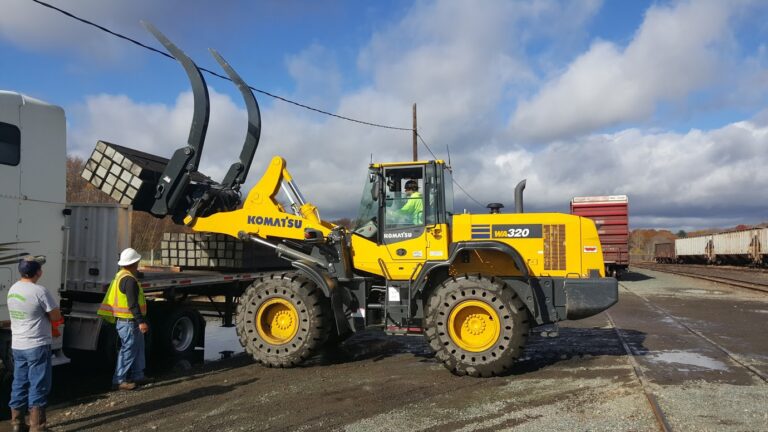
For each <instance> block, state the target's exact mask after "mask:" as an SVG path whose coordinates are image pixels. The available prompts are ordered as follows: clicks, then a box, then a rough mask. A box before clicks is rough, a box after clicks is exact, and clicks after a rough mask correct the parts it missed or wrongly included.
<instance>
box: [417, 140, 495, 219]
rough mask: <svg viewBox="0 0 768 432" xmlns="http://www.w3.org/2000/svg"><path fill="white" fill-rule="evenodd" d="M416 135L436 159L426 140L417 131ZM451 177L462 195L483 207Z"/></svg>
mask: <svg viewBox="0 0 768 432" xmlns="http://www.w3.org/2000/svg"><path fill="white" fill-rule="evenodd" d="M416 136H417V137H419V139H420V140H421V143H422V144H424V147H426V149H427V151H428V152H429V154H431V155H432V157H433V158H434V159H437V156H435V154H434V153H433V152H432V149H431V148H429V145H427V142H426V141H424V138H422V137H421V135H419V133H418V132H416ZM451 179H452V180H453V183H454V184H455V185H456V186H458V187H459V189H460V190H461V191H462V192H464V195H466V196H468V197H469V199H471V200H472V201H474V202H475V203H477V205H479V206H480V207H483V205H482V204H480V201H478V200H476V199H475V198H474V197H473V196H472V195H470V194H469V192H467V191H466V190H465V189H464V187H463V186H461V184H459V182H457V181H456V179H455V178H453V177H452V178H451Z"/></svg>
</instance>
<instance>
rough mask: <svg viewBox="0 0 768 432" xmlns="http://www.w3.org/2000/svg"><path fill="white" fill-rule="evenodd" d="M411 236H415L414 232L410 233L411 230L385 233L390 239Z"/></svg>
mask: <svg viewBox="0 0 768 432" xmlns="http://www.w3.org/2000/svg"><path fill="white" fill-rule="evenodd" d="M411 237H413V233H409V232H399V233H384V238H388V239H402V238H411Z"/></svg>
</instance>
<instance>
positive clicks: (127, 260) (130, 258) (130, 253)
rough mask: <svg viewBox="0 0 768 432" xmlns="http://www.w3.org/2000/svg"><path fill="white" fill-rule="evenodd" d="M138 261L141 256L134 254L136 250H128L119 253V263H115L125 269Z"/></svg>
mask: <svg viewBox="0 0 768 432" xmlns="http://www.w3.org/2000/svg"><path fill="white" fill-rule="evenodd" d="M139 260H141V255H139V253H138V252H136V249H133V248H128V249H125V250H124V251H122V252H120V261H118V262H117V265H119V266H120V267H125V266H129V265H131V264H133V263H137V262H139Z"/></svg>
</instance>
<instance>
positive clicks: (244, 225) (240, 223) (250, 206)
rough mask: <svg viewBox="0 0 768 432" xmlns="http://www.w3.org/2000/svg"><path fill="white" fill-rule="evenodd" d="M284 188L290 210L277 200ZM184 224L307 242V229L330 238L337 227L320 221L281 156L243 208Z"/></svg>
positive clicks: (236, 234) (275, 160) (195, 228)
mask: <svg viewBox="0 0 768 432" xmlns="http://www.w3.org/2000/svg"><path fill="white" fill-rule="evenodd" d="M281 188H282V190H283V192H285V194H286V196H287V197H288V200H289V201H290V209H286V208H285V207H284V206H283V205H282V204H280V203H279V202H278V201H277V199H276V196H277V193H278V192H279V191H280V189H281ZM286 210H290V212H289V211H286ZM184 222H185V223H186V224H187V225H188V226H190V227H191V228H192V229H193V230H195V231H203V232H215V233H221V234H228V235H231V236H233V237H238V236H239V234H240V232H241V231H242V232H245V233H247V234H250V235H254V236H257V237H259V238H261V239H267V238H270V237H271V238H278V239H292V240H305V239H306V236H305V231H307V230H310V231H311V230H315V231H316V232H317V234H318V235H322V236H327V235H328V234H329V233H330V232H331V230H332V229H333V228H334V225H333V224H331V223H328V222H324V221H322V220H321V219H320V215H319V214H318V211H317V208H316V207H315V206H314V205H312V204H311V203H309V202H307V201H305V200H304V197H303V196H302V195H301V192H300V191H299V189H298V187H297V186H296V184H294V182H293V178H292V177H291V175H290V173H289V172H288V170H287V169H286V163H285V159H283V158H282V157H279V156H275V157H274V158H273V159H272V162H270V164H269V167H268V168H267V171H266V172H265V173H264V175H263V176H262V177H261V179H260V180H259V182H258V183H257V184H256V186H254V187H253V189H251V191H250V192H248V196H247V197H246V199H245V201H244V202H243V206H242V207H241V208H240V209H237V210H233V211H227V212H218V213H215V214H212V215H210V216H204V217H192V216H188V217H187V218H186V219H185V221H184Z"/></svg>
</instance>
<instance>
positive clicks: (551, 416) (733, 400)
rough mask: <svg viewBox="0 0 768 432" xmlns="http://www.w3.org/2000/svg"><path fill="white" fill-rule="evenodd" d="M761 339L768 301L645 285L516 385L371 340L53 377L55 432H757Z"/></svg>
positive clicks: (545, 342)
mask: <svg viewBox="0 0 768 432" xmlns="http://www.w3.org/2000/svg"><path fill="white" fill-rule="evenodd" d="M612 322H613V323H615V326H616V327H615V328H614V326H613V325H612ZM766 330H768V295H765V294H760V293H750V292H748V291H743V290H740V289H733V288H728V287H726V286H722V285H715V284H712V283H709V282H703V281H696V280H693V279H688V278H685V277H678V276H670V275H665V274H662V273H655V272H651V271H643V273H633V274H630V275H629V277H628V278H627V280H624V281H622V283H621V293H620V301H619V304H618V305H616V306H614V307H613V308H612V309H610V310H609V312H608V315H606V314H605V313H603V314H600V315H598V316H595V317H592V318H590V319H587V320H583V321H578V322H566V323H563V325H562V326H561V328H560V335H559V337H557V338H544V337H541V336H540V335H538V334H533V335H532V336H531V338H530V339H529V344H528V346H527V348H526V350H525V353H524V357H523V358H522V359H521V360H520V361H519V363H518V365H517V368H516V369H515V371H514V372H513V373H512V374H511V375H509V376H506V377H500V378H489V379H475V378H467V377H456V376H453V375H451V374H450V373H449V372H448V371H447V370H445V369H444V368H443V366H442V365H441V364H439V363H438V362H436V361H435V359H434V358H433V357H432V355H431V352H430V350H429V347H428V346H427V344H426V343H425V342H424V341H423V339H421V338H420V337H395V336H384V335H383V334H378V333H373V332H369V333H364V334H361V335H358V336H356V337H355V338H353V339H351V340H349V341H348V342H347V343H346V344H345V346H344V348H345V352H344V353H343V354H340V355H337V356H335V358H329V356H325V357H323V358H315V359H313V360H312V361H311V362H310V363H309V364H307V365H305V366H304V367H300V368H296V369H267V368H263V367H260V366H257V365H255V364H252V362H251V361H250V359H248V358H247V357H245V356H244V355H236V356H234V357H232V358H230V359H226V360H221V361H217V362H213V363H207V364H205V365H203V366H198V367H194V368H193V369H191V370H187V371H178V372H173V371H171V372H163V373H162V374H161V375H160V376H158V380H157V382H155V383H154V384H152V385H149V386H147V387H145V388H143V389H141V390H140V391H135V392H109V391H107V388H106V387H105V386H106V385H108V381H109V375H108V373H107V374H104V373H101V374H99V373H95V372H94V373H86V374H85V375H86V377H85V378H83V377H82V370H79V371H78V370H71V371H70V372H69V374H67V373H60V372H58V371H57V374H58V375H57V377H56V382H55V386H56V390H55V394H54V396H53V403H54V406H53V407H52V409H51V411H50V415H49V417H50V423H51V424H52V425H53V427H54V430H57V431H79V430H94V431H110V432H115V431H146V430H162V431H255V430H275V431H297V430H347V431H390V430H419V431H449V430H450V431H454V430H457V431H497V430H516V431H517V430H521V431H528V430H530V431H542V430H562V431H572V430H591V431H600V430H604V431H614V430H622V431H656V430H660V429H659V427H660V426H659V423H658V422H657V420H656V418H655V417H654V414H653V412H652V411H651V409H650V407H649V403H648V396H647V394H651V395H653V397H655V399H656V400H657V401H658V404H659V406H660V408H661V410H662V412H663V413H664V414H665V415H666V421H668V425H669V426H670V427H671V429H672V430H680V431H684V430H697V431H710V430H711V431H721V430H734V431H758V430H766V426H765V425H766V424H768V413H767V412H766V409H765V407H766V406H768V384H766V382H765V381H764V379H763V378H761V376H760V375H761V374H763V375H765V374H768V338H766V337H765V333H766ZM622 341H623V342H624V343H626V346H627V347H628V348H629V350H630V352H631V353H632V355H631V356H628V355H627V352H626V350H625V348H624V345H623V344H622ZM718 347H719V348H718ZM630 359H631V360H630ZM633 365H635V366H636V367H637V368H638V370H637V371H636V369H635V368H633ZM638 372H639V374H640V375H643V376H644V379H645V381H646V386H645V387H643V386H642V385H641V381H640V379H639V378H638ZM67 375H69V376H67Z"/></svg>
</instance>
